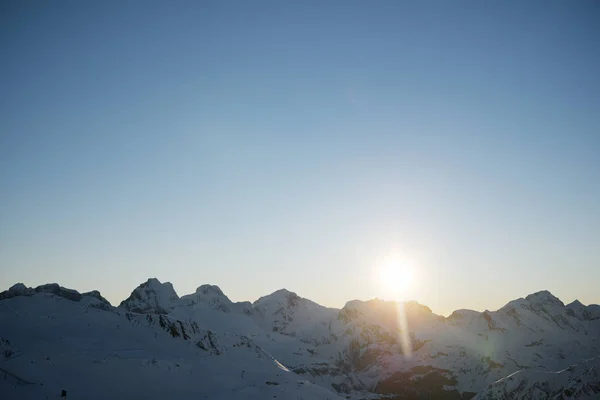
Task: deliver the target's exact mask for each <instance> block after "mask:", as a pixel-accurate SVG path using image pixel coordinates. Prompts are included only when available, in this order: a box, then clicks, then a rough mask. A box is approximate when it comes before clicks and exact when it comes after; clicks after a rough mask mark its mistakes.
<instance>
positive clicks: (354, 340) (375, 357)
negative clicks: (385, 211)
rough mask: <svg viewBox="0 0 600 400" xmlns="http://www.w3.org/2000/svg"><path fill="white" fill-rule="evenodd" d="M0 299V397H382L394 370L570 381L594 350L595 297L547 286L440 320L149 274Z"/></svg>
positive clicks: (404, 308) (366, 304) (411, 307)
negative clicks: (123, 293) (114, 302)
mask: <svg viewBox="0 0 600 400" xmlns="http://www.w3.org/2000/svg"><path fill="white" fill-rule="evenodd" d="M0 300H1V301H0V340H1V341H0V350H1V351H2V354H9V356H8V357H2V356H0V368H2V370H0V372H1V371H6V372H4V374H5V375H6V377H7V379H6V380H5V381H2V379H0V381H2V382H0V398H25V399H28V398H44V397H43V396H49V397H48V398H52V397H51V396H54V395H55V394H56V393H60V390H62V389H65V390H68V391H69V398H92V399H94V398H106V397H111V398H149V397H151V398H157V397H158V398H160V397H165V398H174V397H181V398H211V399H212V398H217V399H218V398H250V399H254V398H256V399H259V398H261V399H263V398H273V396H277V399H281V398H291V399H299V398H306V399H309V398H315V399H319V398H322V399H326V398H330V399H333V398H337V397H336V396H337V395H338V394H336V393H334V392H335V391H336V390H338V391H341V392H342V393H341V394H342V395H343V397H347V398H351V399H359V398H379V397H378V395H377V394H375V393H373V392H376V391H378V390H379V389H378V388H382V387H387V388H388V389H387V390H391V391H388V392H386V393H390V394H392V393H395V392H394V390H395V389H394V382H396V381H397V380H398V375H397V374H398V373H402V374H405V375H402V376H403V377H404V378H402V379H405V380H404V381H403V382H404V383H403V385H407V384H412V383H411V382H413V383H414V384H415V385H416V386H415V387H417V386H418V385H417V384H416V382H418V380H419V379H425V378H427V377H432V376H435V377H437V378H435V379H434V380H433V381H432V382H434V384H433V385H434V387H430V389H429V390H430V391H436V390H437V391H439V392H440V393H441V394H442V395H444V394H447V393H448V392H452V391H454V392H457V393H462V392H468V393H474V392H482V393H484V392H485V393H487V392H486V391H487V390H488V388H489V387H490V385H492V384H494V382H497V384H501V383H502V382H505V381H506V382H508V380H507V379H509V378H510V382H511V385H512V384H513V383H514V384H515V385H517V386H519V385H521V384H522V379H526V380H527V382H529V383H531V382H538V383H539V382H542V383H543V382H547V381H548V382H549V379H550V378H549V376H550V375H551V376H554V375H556V374H563V373H564V372H569V374H570V376H571V378H569V379H571V380H569V379H567V380H566V381H564V379H563V378H561V379H563V380H557V381H556V382H555V383H552V385H554V386H553V387H555V388H556V390H559V389H560V388H561V386H560V385H562V384H566V383H565V382H567V383H568V382H571V381H572V380H575V381H576V380H577V379H582V378H581V376H580V375H581V374H583V373H585V370H583V369H581V368H579V369H576V371H575V372H573V371H572V370H567V371H563V370H564V369H565V366H569V365H575V364H580V363H581V361H582V360H586V359H593V357H595V356H597V355H598V354H600V307H599V306H595V305H590V306H585V305H583V304H581V303H580V302H577V301H576V302H573V303H571V304H569V305H567V306H565V305H564V304H563V303H562V302H561V301H560V300H559V299H557V298H556V297H554V296H553V295H552V294H551V293H550V292H547V291H542V292H538V293H534V294H532V295H529V296H526V297H525V298H520V299H517V300H513V301H511V302H509V303H508V304H506V305H505V306H504V307H502V308H501V309H499V310H497V311H487V310H486V311H485V312H483V313H481V312H477V311H472V310H457V311H455V312H454V313H452V314H451V315H450V316H449V317H448V318H444V317H442V316H439V315H436V314H434V313H432V312H431V310H430V309H429V308H428V307H426V306H424V305H421V304H419V303H416V302H406V303H395V302H388V301H383V300H378V299H374V300H370V301H359V300H354V301H350V302H348V303H347V304H346V305H345V306H344V308H342V309H341V310H338V309H333V308H327V307H323V306H321V305H319V304H317V303H314V302H312V301H311V300H309V299H305V298H302V297H300V296H298V295H297V294H296V293H293V292H290V291H288V290H285V289H282V290H279V291H276V292H274V293H272V294H270V295H267V296H264V297H261V298H260V299H259V300H257V301H256V302H254V303H253V304H251V303H249V302H240V303H235V302H232V301H231V300H230V299H229V298H228V297H227V296H226V295H225V294H224V293H223V292H222V291H221V289H220V288H219V287H217V286H214V285H201V286H199V287H198V289H196V291H195V292H194V293H192V294H189V295H184V296H182V297H181V298H180V297H179V296H178V295H177V293H176V292H175V289H174V288H173V285H171V284H170V283H168V282H166V283H161V282H160V281H158V280H156V279H149V280H148V281H146V282H144V283H142V284H141V285H140V286H139V287H138V288H136V289H135V290H134V291H133V292H132V294H131V296H130V297H129V298H128V299H126V300H124V301H123V302H122V303H121V305H120V306H119V307H112V306H111V305H110V303H108V301H106V299H104V298H103V297H102V296H101V294H100V293H99V292H98V291H92V292H88V293H83V294H79V293H78V292H77V291H74V290H70V289H66V288H63V287H60V286H59V285H57V284H50V285H42V286H40V287H38V288H35V289H30V288H26V287H25V286H24V285H22V284H18V285H15V286H13V287H11V289H9V290H8V291H5V292H2V293H0ZM407 338H408V341H409V346H410V357H409V355H408V353H407V352H406V348H404V347H403V341H404V340H405V339H407ZM591 368H596V364H593V365H592V367H591ZM533 371H537V372H539V373H538V374H537V375H535V374H534V375H535V379H534V378H531V376H533V375H531V374H533ZM542 372H543V374H542ZM548 372H552V374H554V375H552V374H548ZM544 376H545V378H544ZM564 376H566V375H564ZM544 379H546V380H544ZM552 379H554V378H552ZM582 381H585V382H588V383H589V384H588V385H587V386H585V387H583V389H581V390H586V391H590V390H591V391H593V390H595V389H594V388H595V387H596V386H594V385H595V383H594V381H593V380H592V381H590V380H589V379H587V378H586V379H582ZM22 382H34V384H24V383H22ZM407 382H408V383H407ZM435 382H442V383H439V385H438V386H435V385H437V384H438V383H435ZM527 382H526V383H525V384H526V385H528V384H529V383H527ZM42 384H43V386H42ZM540 384H541V383H540ZM548 384H549V383H548ZM509 386H510V385H508V384H504V386H503V387H502V388H501V389H498V388H496V389H493V390H496V391H495V392H493V393H499V392H498V391H497V390H503V391H508V392H510V391H512V390H514V388H513V387H512V386H510V387H509ZM108 388H111V390H113V391H112V392H110V393H107V390H108ZM398 390H400V389H398ZM402 390H405V386H403V388H402ZM553 390H554V389H553ZM598 392H600V386H599V387H598ZM415 393H416V394H418V392H415ZM438 394H439V393H438ZM78 396H79V397H78ZM486 396H487V395H486ZM493 396H494V395H492V397H489V396H488V397H482V398H494V397H493Z"/></svg>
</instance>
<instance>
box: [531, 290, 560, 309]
mask: <svg viewBox="0 0 600 400" xmlns="http://www.w3.org/2000/svg"><path fill="white" fill-rule="evenodd" d="M525 300H527V301H529V302H531V303H533V304H539V305H545V306H560V307H564V306H565V304H564V303H563V302H562V301H560V300H559V299H558V297H556V296H554V295H553V294H552V293H550V292H549V291H547V290H542V291H539V292H536V293H533V294H530V295H529V296H527V297H525Z"/></svg>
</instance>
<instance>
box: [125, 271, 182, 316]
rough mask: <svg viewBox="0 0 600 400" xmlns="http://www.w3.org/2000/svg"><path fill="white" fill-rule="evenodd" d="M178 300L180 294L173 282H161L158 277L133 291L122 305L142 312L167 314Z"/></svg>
mask: <svg viewBox="0 0 600 400" xmlns="http://www.w3.org/2000/svg"><path fill="white" fill-rule="evenodd" d="M177 300H179V296H177V293H176V292H175V289H173V285H172V284H171V282H165V283H161V282H160V281H159V280H158V279H156V278H150V279H148V280H147V281H146V282H144V283H142V284H141V285H140V286H138V287H137V288H136V289H135V290H134V291H133V292H131V295H130V296H129V297H128V298H127V299H125V300H123V301H122V302H121V305H120V306H121V307H123V308H126V309H127V310H129V311H132V312H137V313H142V314H167V313H168V312H169V311H170V310H171V309H173V306H174V303H175V302H176V301H177Z"/></svg>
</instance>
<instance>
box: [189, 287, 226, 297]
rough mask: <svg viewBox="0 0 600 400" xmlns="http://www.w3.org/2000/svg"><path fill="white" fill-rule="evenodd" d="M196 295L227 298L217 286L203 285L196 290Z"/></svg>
mask: <svg viewBox="0 0 600 400" xmlns="http://www.w3.org/2000/svg"><path fill="white" fill-rule="evenodd" d="M196 293H200V294H203V295H210V294H212V295H217V296H225V294H224V293H223V291H222V290H221V288H220V287H218V286H217V285H201V286H198V288H197V289H196Z"/></svg>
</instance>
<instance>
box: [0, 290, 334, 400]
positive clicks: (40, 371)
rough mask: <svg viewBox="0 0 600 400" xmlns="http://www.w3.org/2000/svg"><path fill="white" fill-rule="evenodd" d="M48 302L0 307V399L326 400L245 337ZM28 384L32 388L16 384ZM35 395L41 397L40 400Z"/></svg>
mask: <svg viewBox="0 0 600 400" xmlns="http://www.w3.org/2000/svg"><path fill="white" fill-rule="evenodd" d="M85 297H87V299H84V300H82V299H80V301H75V300H72V299H67V298H65V297H61V296H57V295H55V294H52V293H35V294H33V295H31V296H15V297H11V298H8V299H5V300H3V301H1V302H0V327H2V328H1V330H0V335H1V336H2V342H1V343H2V346H3V347H2V350H3V351H2V357H1V358H0V368H2V370H1V371H2V372H4V371H6V373H5V375H6V376H7V379H6V380H0V398H3V399H5V398H6V399H12V398H14V399H28V398H31V399H34V398H35V399H39V398H45V396H48V398H55V397H57V395H58V394H60V391H61V390H63V389H64V390H67V391H68V398H71V399H106V398H116V399H119V398H123V399H124V398H127V399H131V398H140V399H141V398H182V399H186V398H198V399H202V398H210V399H231V398H248V399H265V398H275V397H276V398H278V399H281V398H283V399H286V398H289V399H294V400H296V399H299V398H303V399H334V398H336V395H335V394H334V393H332V392H331V391H329V390H326V389H323V388H321V387H317V386H315V385H312V384H310V383H308V382H306V381H305V380H304V379H302V378H301V377H299V376H298V375H296V374H294V373H293V372H289V371H287V370H286V369H285V368H284V367H282V366H281V365H279V364H278V363H277V361H276V360H274V359H273V358H272V357H271V356H270V355H269V354H268V353H267V352H265V351H264V350H263V349H262V348H261V347H259V346H257V345H256V344H255V343H254V342H253V341H252V340H251V339H250V338H248V337H245V336H242V335H237V334H216V333H212V332H211V331H209V330H205V329H202V328H200V327H199V326H198V325H196V324H193V323H188V322H183V321H176V320H174V319H172V318H170V317H168V316H164V315H157V314H146V315H141V314H134V313H128V312H123V311H119V310H118V309H114V308H113V309H110V310H106V309H102V307H98V305H99V304H101V303H100V301H99V300H97V299H96V298H95V297H93V296H85ZM24 382H31V383H24ZM42 395H43V397H42Z"/></svg>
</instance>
